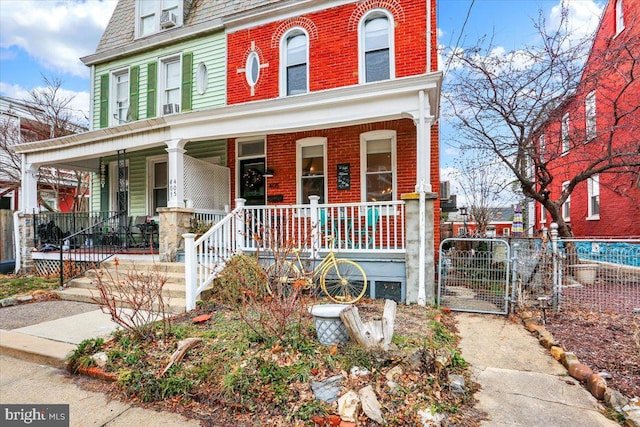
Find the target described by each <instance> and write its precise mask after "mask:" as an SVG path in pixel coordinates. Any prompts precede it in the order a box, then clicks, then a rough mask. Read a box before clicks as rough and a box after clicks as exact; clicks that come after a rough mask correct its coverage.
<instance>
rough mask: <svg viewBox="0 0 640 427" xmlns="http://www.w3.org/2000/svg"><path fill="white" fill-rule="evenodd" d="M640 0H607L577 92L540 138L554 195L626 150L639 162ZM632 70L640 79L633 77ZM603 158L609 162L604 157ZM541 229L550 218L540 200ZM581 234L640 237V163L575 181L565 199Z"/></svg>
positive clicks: (573, 227) (573, 225)
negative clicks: (547, 157)
mask: <svg viewBox="0 0 640 427" xmlns="http://www.w3.org/2000/svg"><path fill="white" fill-rule="evenodd" d="M638 58H640V1H639V0H610V1H609V2H608V3H607V5H606V7H605V9H604V13H603V16H602V18H601V21H600V26H599V28H598V30H597V32H596V35H595V39H594V41H593V45H592V48H591V52H590V55H589V58H588V60H587V62H586V64H585V67H584V71H583V75H582V78H581V82H580V87H579V90H578V91H577V92H576V93H575V94H574V95H573V96H572V97H571V98H570V99H567V100H566V101H565V102H564V104H563V105H562V106H561V107H560V108H558V109H557V110H556V111H555V112H554V114H553V115H552V117H551V118H550V120H549V125H548V126H547V127H546V128H545V129H544V131H543V132H542V133H541V134H540V135H539V136H538V144H539V148H540V155H541V156H552V157H553V159H552V160H550V162H549V169H550V171H551V173H552V175H553V178H554V179H553V182H552V184H551V186H550V187H549V188H548V189H549V190H550V192H551V196H552V198H553V199H557V198H558V195H559V194H560V193H561V192H562V191H563V189H564V188H566V187H567V186H569V185H571V184H572V183H573V180H574V179H575V177H576V176H578V175H580V174H581V173H584V171H587V170H596V171H597V170H598V169H599V168H602V167H603V164H604V163H605V162H606V161H608V160H606V159H607V157H608V156H606V155H603V153H611V157H610V158H611V159H615V158H616V157H617V156H620V155H624V156H627V159H632V161H634V162H635V164H637V157H638V156H637V155H634V153H636V154H637V153H638V150H639V148H640V139H639V137H638V135H639V134H640V133H639V132H640V78H639V77H638V75H639V74H640V65H639V64H638V63H637V62H638ZM633 75H635V78H633V77H632V76H633ZM603 160H604V161H603ZM535 211H536V212H535V218H536V220H535V222H536V224H535V227H536V229H543V228H549V226H550V224H551V217H550V215H549V214H548V212H546V210H545V209H544V207H543V206H541V205H540V204H539V203H538V204H537V208H536V210H535ZM562 216H563V219H564V221H565V222H567V223H568V224H569V225H570V227H571V230H572V231H573V234H574V236H576V237H587V236H589V237H632V236H635V237H637V236H640V220H639V219H640V168H638V167H637V166H635V167H634V166H626V167H618V168H616V169H614V170H610V171H608V172H607V171H603V173H597V174H595V175H593V176H592V177H590V178H589V179H587V180H585V181H582V182H578V183H577V184H576V185H575V188H574V189H573V191H572V192H571V195H570V197H569V198H568V199H567V201H566V202H565V203H564V204H563V205H562Z"/></svg>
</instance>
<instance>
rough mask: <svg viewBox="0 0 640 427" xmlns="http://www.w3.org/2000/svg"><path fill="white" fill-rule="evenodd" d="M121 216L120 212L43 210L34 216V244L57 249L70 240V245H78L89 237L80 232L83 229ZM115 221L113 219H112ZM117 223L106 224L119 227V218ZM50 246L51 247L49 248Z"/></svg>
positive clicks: (41, 248) (39, 247)
mask: <svg viewBox="0 0 640 427" xmlns="http://www.w3.org/2000/svg"><path fill="white" fill-rule="evenodd" d="M114 217H119V215H118V212H113V211H104V212H65V213H61V212H42V213H38V214H34V216H33V235H34V242H33V246H34V247H35V248H37V249H38V250H43V249H44V251H47V249H49V250H57V249H59V247H60V246H62V244H63V243H64V241H65V240H69V242H68V243H69V246H73V247H78V246H81V245H83V244H84V243H90V242H85V241H84V240H82V238H83V237H84V238H87V237H86V236H82V235H80V234H78V233H79V232H80V231H82V230H86V229H88V228H91V227H94V226H95V225H96V224H98V223H102V222H105V221H107V220H108V219H110V218H114ZM112 222H113V221H112ZM115 222H116V223H115V224H112V223H109V222H108V221H107V223H106V224H105V225H104V226H105V227H108V228H109V229H111V228H114V229H117V228H118V227H119V226H120V223H119V220H118V221H115ZM47 246H50V248H47Z"/></svg>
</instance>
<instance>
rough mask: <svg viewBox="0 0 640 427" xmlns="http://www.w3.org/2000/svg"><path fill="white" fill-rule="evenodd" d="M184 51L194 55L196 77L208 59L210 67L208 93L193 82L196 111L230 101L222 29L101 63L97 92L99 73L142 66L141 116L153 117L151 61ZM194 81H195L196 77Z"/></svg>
mask: <svg viewBox="0 0 640 427" xmlns="http://www.w3.org/2000/svg"><path fill="white" fill-rule="evenodd" d="M181 52H189V53H190V54H192V55H193V58H192V65H191V68H192V70H191V75H192V76H195V74H196V70H197V68H198V65H199V64H200V63H201V62H204V64H205V65H206V66H207V69H208V85H207V86H208V88H207V91H206V92H205V93H204V94H202V95H200V94H199V93H198V91H197V89H196V84H195V81H193V82H192V84H191V88H190V91H191V94H192V96H191V108H192V109H193V110H197V109H203V108H210V107H216V106H221V105H224V104H225V102H226V80H225V76H226V74H225V72H226V71H225V70H226V69H225V67H226V49H225V35H224V32H222V31H220V32H218V33H215V34H210V35H207V36H204V37H200V38H197V39H192V40H187V41H184V42H181V43H176V44H174V45H171V46H167V47H162V48H158V49H154V50H151V51H148V52H144V53H141V54H138V55H135V56H130V57H127V58H124V59H118V60H116V61H112V62H109V63H105V64H101V65H97V66H96V71H95V75H96V76H98V77H96V79H95V82H94V90H95V93H96V94H99V93H100V78H99V76H101V75H102V74H105V73H106V74H108V73H109V72H110V71H112V70H117V69H122V68H125V67H127V66H130V67H140V68H139V70H140V76H139V81H138V85H139V92H138V93H139V98H138V102H139V105H138V111H139V117H138V118H139V119H146V118H148V117H149V116H148V115H147V109H148V108H147V107H148V106H147V102H148V101H147V92H148V68H147V66H148V64H149V63H150V62H155V63H156V64H157V62H158V61H159V60H160V59H161V58H164V57H167V56H170V55H175V54H178V53H181ZM193 80H195V78H194V79H193ZM154 100H157V94H156V95H155V96H154ZM93 102H94V115H93V123H94V126H95V127H98V126H99V125H100V97H98V96H96V97H95V98H94V101H93ZM154 111H155V109H154Z"/></svg>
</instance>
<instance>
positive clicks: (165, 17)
mask: <svg viewBox="0 0 640 427" xmlns="http://www.w3.org/2000/svg"><path fill="white" fill-rule="evenodd" d="M177 24H178V17H177V16H176V14H175V13H171V12H169V11H168V10H167V11H165V12H162V14H161V15H160V28H171V27H175V26H176V25H177Z"/></svg>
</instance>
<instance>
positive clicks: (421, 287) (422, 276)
mask: <svg viewBox="0 0 640 427" xmlns="http://www.w3.org/2000/svg"><path fill="white" fill-rule="evenodd" d="M418 102H419V104H420V105H419V106H418V135H419V138H418V147H417V150H418V159H421V158H422V156H421V155H420V153H422V150H423V149H424V147H423V146H422V145H423V144H422V142H423V141H424V130H425V120H424V91H423V90H421V91H420V92H418ZM416 166H417V169H418V170H423V169H422V168H423V165H420V164H417V165H416ZM425 187H426V186H425V182H424V177H423V176H422V174H421V173H420V180H419V182H418V185H417V188H416V190H417V191H418V194H419V199H418V202H419V204H420V206H419V212H420V219H419V233H420V243H419V247H418V305H420V306H422V307H424V306H426V305H427V294H426V289H425V286H426V284H427V283H426V267H425V262H426V256H427V255H426V253H427V242H426V236H425V231H426V222H425V214H426V206H425V191H426V188H425Z"/></svg>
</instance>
